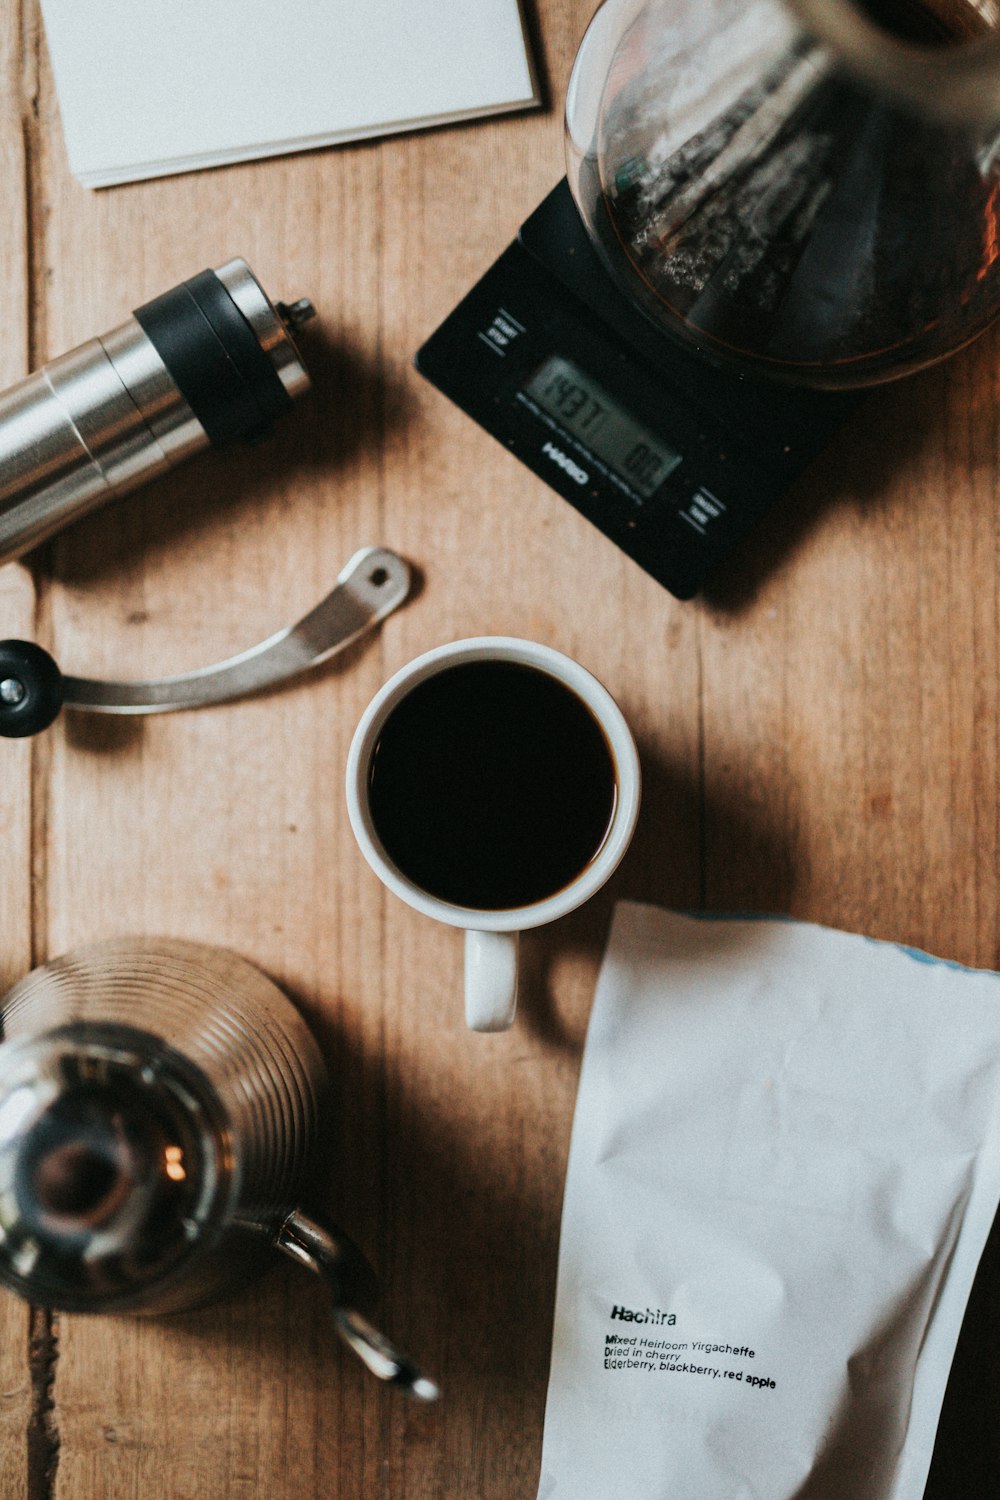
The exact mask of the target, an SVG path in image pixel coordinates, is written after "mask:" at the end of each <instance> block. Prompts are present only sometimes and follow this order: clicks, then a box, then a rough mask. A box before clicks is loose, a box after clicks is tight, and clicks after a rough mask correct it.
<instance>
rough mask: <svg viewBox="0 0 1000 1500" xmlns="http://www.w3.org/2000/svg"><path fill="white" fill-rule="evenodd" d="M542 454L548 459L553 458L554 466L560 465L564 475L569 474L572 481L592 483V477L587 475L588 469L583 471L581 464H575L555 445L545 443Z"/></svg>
mask: <svg viewBox="0 0 1000 1500" xmlns="http://www.w3.org/2000/svg"><path fill="white" fill-rule="evenodd" d="M542 452H543V453H544V454H545V456H546V458H551V460H552V462H553V463H554V464H558V465H559V467H560V469H562V471H563V473H564V474H568V475H569V477H570V479H572V480H573V481H574V483H576V484H589V483H590V475H589V474H588V473H587V471H586V469H581V468H580V465H579V464H575V463H574V462H573V460H572V459H571V458H570V457H569V456H568V455H567V454H565V453H564V452H563V451H562V449H561V448H557V447H556V445H555V443H543V444H542Z"/></svg>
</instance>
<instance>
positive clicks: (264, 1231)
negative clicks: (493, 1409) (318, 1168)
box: [0, 938, 437, 1400]
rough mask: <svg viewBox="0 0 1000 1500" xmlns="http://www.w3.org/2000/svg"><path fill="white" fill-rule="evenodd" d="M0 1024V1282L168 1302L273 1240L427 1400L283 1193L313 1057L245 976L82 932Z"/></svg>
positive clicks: (294, 1191)
mask: <svg viewBox="0 0 1000 1500" xmlns="http://www.w3.org/2000/svg"><path fill="white" fill-rule="evenodd" d="M0 1027H2V1037H3V1044H2V1045H0V1280H2V1281H3V1282H5V1283H6V1284H7V1285H8V1286H9V1287H12V1288H13V1290H14V1291H16V1292H18V1293H20V1294H21V1295H22V1296H24V1297H26V1298H28V1299H30V1300H31V1301H33V1302H36V1303H41V1304H43V1305H46V1306H51V1307H56V1308H63V1309H66V1310H68V1311H74V1312H94V1313H96V1312H107V1313H118V1312H128V1313H168V1312H176V1311H180V1310H182V1309H188V1308H191V1307H194V1306H197V1305H198V1304H200V1303H203V1302H205V1301H208V1300H210V1299H212V1298H214V1297H216V1296H218V1295H220V1294H222V1293H223V1292H224V1291H225V1290H226V1289H227V1288H229V1287H232V1286H233V1285H234V1284H238V1283H239V1282H240V1281H242V1280H244V1279H245V1278H246V1277H247V1276H248V1275H249V1274H252V1273H253V1272H254V1271H255V1270H256V1269H259V1267H260V1266H261V1265H262V1263H263V1262H264V1261H265V1260H266V1258H267V1257H268V1255H269V1254H271V1253H273V1251H274V1250H280V1251H282V1252H283V1253H284V1254H286V1255H288V1256H290V1257H292V1258H293V1259H294V1260H297V1261H299V1262H301V1263H302V1264H303V1265H305V1266H307V1267H308V1268H309V1269H310V1270H312V1271H313V1272H315V1273H316V1274H317V1275H318V1276H319V1277H320V1278H321V1279H322V1280H323V1281H324V1283H325V1284H326V1287H327V1291H328V1293H329V1295H330V1298H331V1301H332V1305H333V1313H334V1319H335V1324H336V1327H337V1330H338V1332H339V1333H340V1335H341V1337H342V1338H344V1339H345V1341H346V1342H347V1343H348V1344H349V1345H350V1347H351V1348H352V1349H353V1350H354V1351H355V1352H356V1353H357V1354H358V1355H359V1356H360V1357H361V1359H362V1360H363V1361H364V1362H365V1364H366V1365H367V1366H368V1368H369V1369H370V1370H372V1371H373V1373H374V1374H375V1375H377V1376H379V1377H380V1378H381V1379H384V1380H388V1381H390V1382H392V1383H394V1384H396V1385H399V1386H402V1387H404V1388H405V1389H406V1390H408V1391H409V1392H410V1393H411V1394H413V1395H415V1396H417V1397H418V1398H420V1399H423V1400H432V1399H433V1398H434V1397H435V1396H436V1394H437V1388H436V1386H435V1385H434V1383H433V1382H432V1381H430V1380H428V1379H427V1378H426V1377H425V1376H423V1375H421V1374H420V1372H419V1371H418V1370H417V1369H416V1368H415V1366H414V1365H413V1364H412V1363H411V1361H410V1360H409V1359H407V1358H406V1357H405V1356H404V1355H402V1354H400V1353H399V1351H398V1350H396V1349H394V1348H393V1347H392V1345H391V1344H389V1342H388V1341H387V1340H386V1339H385V1338H384V1337H383V1336H382V1335H381V1334H380V1333H378V1331H377V1330H376V1329H375V1328H374V1327H373V1326H372V1325H371V1323H369V1322H368V1320H367V1319H366V1318H365V1317H364V1316H363V1315H362V1314H361V1313H360V1312H359V1311H358V1310H357V1308H355V1307H354V1306H353V1305H352V1298H351V1294H350V1288H351V1286H352V1285H353V1284H356V1281H357V1277H356V1275H355V1274H354V1273H355V1272H356V1269H357V1265H358V1263H359V1262H360V1264H362V1265H363V1262H361V1261H360V1256H359V1254H358V1252H357V1251H356V1250H354V1247H353V1246H352V1245H351V1244H350V1242H349V1241H348V1240H346V1239H345V1238H344V1237H343V1236H342V1235H340V1234H338V1233H337V1232H335V1231H333V1230H331V1229H328V1228H325V1227H324V1226H323V1225H321V1224H320V1223H318V1222H317V1221H316V1220H315V1219H313V1218H310V1217H309V1216H307V1215H306V1214H305V1213H304V1212H303V1210H302V1208H301V1206H300V1203H299V1194H300V1192H301V1190H302V1186H303V1180H304V1173H305V1171H306V1167H307V1164H308V1161H309V1158H310V1156H311V1155H312V1153H313V1150H314V1147H315V1145H316V1142H317V1132H318V1125H319V1111H320V1103H321V1096H322V1094H323V1092H324V1089H325V1087H326V1083H327V1076H326V1070H325V1067H324V1064H323V1060H322V1058H321V1056H320V1052H319V1048H318V1046H317V1044H316V1041H315V1038H314V1037H313V1035H312V1033H311V1031H310V1030H309V1028H308V1026H307V1025H306V1023H305V1021H304V1020H303V1019H302V1017H301V1016H300V1015H299V1013H298V1011H297V1010H296V1009H295V1007H294V1006H293V1005H292V1003H291V1002H290V1001H289V1000H288V999H287V998H286V996H285V995H284V994H283V993H282V992H281V990H279V989H278V988H277V986H276V985H274V984H273V983H272V982H271V981H270V980H269V979H267V978H266V977H265V976H264V975H263V974H262V973H261V972H260V971H259V970H258V969H256V968H254V967H253V965H251V964H249V963H248V962H246V960H245V959H242V958H239V957H237V956H236V955H235V954H232V953H228V952H225V951H223V950H221V949H218V948H211V947H206V946H204V945H201V944H196V943H187V942H177V941H173V940H169V939H158V938H157V939H147V938H126V939H120V940H115V941H111V942H105V943H100V944H96V945H93V946H90V947H86V948H80V949H77V950H75V951H73V952H71V953H68V954H66V955H65V956H63V957H61V958H57V959H55V960H53V961H52V962H51V963H48V964H45V965H43V966H42V967H41V968H38V969H35V970H34V971H33V972H32V973H30V974H29V975H28V976H27V977H26V978H25V979H23V980H21V982H20V983H19V984H17V985H15V986H14V988H13V989H12V990H10V991H9V992H8V993H7V995H6V996H4V997H3V999H2V1000H0Z"/></svg>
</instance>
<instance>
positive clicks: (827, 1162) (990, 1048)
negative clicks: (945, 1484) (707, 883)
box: [538, 905, 1000, 1500]
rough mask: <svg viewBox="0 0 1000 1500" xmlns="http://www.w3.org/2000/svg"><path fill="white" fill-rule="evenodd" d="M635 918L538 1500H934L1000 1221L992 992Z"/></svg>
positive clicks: (608, 966)
mask: <svg viewBox="0 0 1000 1500" xmlns="http://www.w3.org/2000/svg"><path fill="white" fill-rule="evenodd" d="M998 978H1000V976H997V975H995V974H991V973H986V972H983V971H975V970H968V969H962V968H960V967H958V966H956V965H951V964H945V963H943V962H938V961H935V960H932V959H929V958H928V957H927V956H926V955H925V954H917V953H914V952H911V951H910V950H904V949H901V948H899V947H896V946H895V945H893V944H889V943H877V942H873V941H870V940H868V939H865V938H861V937H856V936H852V935H849V934H846V933H841V932H835V931H831V930H829V929H825V928H821V927H815V926H809V925H804V924H799V923H793V922H787V921H783V920H773V921H772V920H755V919H739V920H730V919H722V920H715V919H711V920H709V919H702V918H691V917H684V916H678V915H674V914H672V913H667V912H662V911H658V910H655V909H653V908H651V907H643V906H635V905H622V906H619V908H618V909H617V912H616V915H615V921H614V925H613V929H612V934H611V938H610V941H609V946H608V951H607V954H606V957H605V961H604V965H603V967H602V971H601V975H600V981H599V984H598V989H597V996H596V1000H595V1004H594V1012H593V1016H592V1019H591V1023H590V1029H589V1034H588V1037H587V1045H586V1051H585V1055H584V1061H583V1069H582V1073H581V1080H580V1091H579V1098H578V1102H577V1109H576V1116H575V1120H574V1125H573V1138H572V1146H571V1150H570V1160H569V1170H568V1176H567V1182H566V1195H565V1203H564V1208H563V1224H562V1238H561V1242H560V1251H559V1281H558V1292H557V1298H556V1313H555V1332H554V1343H553V1353H552V1369H551V1376H550V1383H549V1392H548V1401H547V1405H546V1413H545V1435H544V1443H543V1452H542V1475H541V1483H540V1487H539V1491H538V1496H539V1500H619V1497H622V1500H921V1497H922V1496H923V1492H924V1484H925V1481H926V1479H927V1473H928V1468H929V1465H930V1458H931V1452H932V1447H933V1442H934V1433H935V1428H936V1425H937V1420H938V1414H939V1411H940V1407H941V1401H942V1398H943V1394H944V1388H945V1383H946V1380H947V1376H948V1371H949V1367H950V1364H951V1359H952V1355H953V1353H954V1348H955V1342H956V1339H957V1336H958V1331H959V1326H960V1323H961V1319H962V1313H963V1310H964V1307H965V1304H966V1300H967V1298H968V1294H969V1290H970V1287H971V1284H972V1279H973V1276H974V1274H975V1270H976V1266H977V1263H978V1261H979V1257H980V1254H981V1252H982V1249H983V1246H984V1244H985V1241H986V1236H987V1233H988V1231H989V1228H990V1225H991V1223H992V1220H993V1216H994V1213H995V1212H996V1208H997V1201H998V1198H1000V982H998Z"/></svg>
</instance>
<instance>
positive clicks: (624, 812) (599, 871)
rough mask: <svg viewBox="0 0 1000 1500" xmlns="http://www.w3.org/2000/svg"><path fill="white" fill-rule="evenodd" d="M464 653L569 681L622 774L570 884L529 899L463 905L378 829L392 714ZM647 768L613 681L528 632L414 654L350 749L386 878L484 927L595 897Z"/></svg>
mask: <svg viewBox="0 0 1000 1500" xmlns="http://www.w3.org/2000/svg"><path fill="white" fill-rule="evenodd" d="M460 661H462V662H465V661H513V662H521V663H523V664H524V665H526V666H530V667H534V668H535V669H536V670H538V671H542V672H548V674H549V676H551V677H555V678H556V680H557V681H560V682H562V683H564V684H565V685H566V686H567V687H569V688H570V689H571V690H572V691H573V692H575V693H576V695H577V696H578V697H579V698H580V699H581V701H582V702H583V703H584V704H585V706H586V707H587V708H588V709H589V710H590V712H591V713H592V714H593V716H594V718H595V719H596V720H597V723H598V724H599V725H600V728H601V731H602V733H603V735H604V737H605V739H606V741H607V744H608V749H609V752H610V754H611V760H612V764H613V767H614V775H615V792H616V796H615V807H614V811H613V813H612V815H611V821H610V823H609V825H608V830H607V832H606V834H605V836H604V840H603V842H602V844H601V846H600V848H599V849H598V850H597V852H596V854H595V855H594V856H593V858H592V859H591V860H589V861H588V863H587V864H586V865H585V866H584V867H583V869H582V870H581V871H580V872H579V874H578V875H576V876H575V877H574V879H573V880H571V881H570V882H569V883H568V884H567V885H565V886H562V887H561V888H560V889H559V890H558V891H555V892H554V893H553V894H552V895H551V896H546V897H544V898H543V899H542V900H541V901H533V902H530V903H529V904H527V905H525V906H509V907H501V908H499V909H490V908H484V907H476V906H459V905H457V904H455V903H453V902H450V901H445V900H443V899H442V898H441V897H439V896H433V895H431V894H430V892H429V891H426V890H425V889H424V888H423V887H422V886H420V885H418V884H417V883H416V882H415V881H413V880H411V879H410V878H409V876H408V875H406V874H404V873H403V871H402V870H400V868H399V867H398V865H396V864H395V863H394V862H393V860H392V859H391V858H390V857H389V855H388V853H387V852H386V850H385V849H384V847H383V846H382V843H381V841H380V839H379V837H378V835H377V833H376V832H375V828H374V824H373V822H372V818H371V813H370V810H369V806H368V797H367V773H368V765H369V763H370V759H371V754H372V751H373V750H374V748H375V743H376V741H377V738H378V735H379V733H380V732H381V730H382V727H383V725H384V724H385V722H386V720H387V718H388V717H389V714H390V713H391V712H392V710H393V709H394V708H395V707H396V705H397V704H398V703H400V702H401V701H402V699H403V698H405V697H406V696H407V694H408V693H409V692H410V691H412V689H413V688H414V687H416V686H417V685H418V683H420V682H424V681H426V680H427V679H428V678H429V677H435V676H437V675H438V673H439V672H441V671H444V670H446V668H447V667H449V666H455V665H458V663H459V662H460ZM641 789H642V773H641V769H640V765H639V754H638V751H637V750H636V746H635V741H634V739H633V737H632V732H631V730H630V729H629V727H628V724H627V723H626V720H625V716H624V714H623V713H622V711H621V709H620V708H619V707H618V704H617V703H616V702H615V700H614V698H612V696H611V694H610V693H609V692H608V690H607V688H606V687H604V685H603V684H602V683H601V682H599V681H598V680H597V678H596V677H595V676H594V675H593V673H591V672H589V671H588V670H587V668H586V667H584V666H581V664H580V663H579V662H578V661H575V660H574V659H573V658H572V657H571V656H566V655H565V654H564V653H563V652H561V651H557V650H555V648H554V647H552V646H545V645H542V644H541V642H539V641H530V640H526V639H523V638H522V637H520V636H509V635H481V636H469V637H467V638H466V639H464V640H458V641H449V642H447V643H446V644H445V645H442V646H435V647H433V648H432V649H431V650H430V651H425V652H423V653H422V654H421V655H420V656H417V657H414V658H413V660H412V661H410V662H408V663H407V664H406V665H405V666H403V667H401V668H400V669H399V671H398V672H396V673H394V674H393V676H392V677H390V678H389V679H388V681H387V682H385V683H384V684H383V686H382V687H381V688H380V689H379V691H378V692H377V693H376V694H375V696H374V698H373V699H372V700H371V702H370V703H369V704H368V707H367V708H366V709H365V711H364V713H363V714H362V716H361V718H360V720H359V721H358V725H357V728H356V729H355V731H354V735H353V737H352V739H351V745H350V749H349V750H348V755H347V775H346V793H347V813H348V818H349V820H350V824H351V829H352V831H353V833H354V837H355V839H356V840H357V842H358V846H359V848H360V850H361V853H362V854H363V855H364V857H365V859H366V860H367V862H368V864H369V865H370V866H371V868H372V869H373V870H374V872H375V874H376V875H377V876H378V877H379V879H380V880H381V881H382V882H383V884H384V885H386V886H387V887H388V888H389V890H391V891H392V892H393V893H394V894H395V895H397V896H399V897H400V899H401V900H403V901H405V902H406V903H407V905H409V906H412V907H413V908H414V909H415V910H416V911H419V912H422V913H423V914H424V915H425V916H428V917H433V918H434V919H435V920H436V921H438V922H444V923H445V924H447V925H448V926H450V927H459V928H464V929H466V930H473V931H477V932H523V931H525V930H527V929H529V928H532V927H542V926H544V925H545V924H546V923H548V922H554V921H556V920H557V919H558V918H559V917H562V916H566V915H567V914H568V913H569V912H571V911H575V910H576V908H577V907H578V906H582V905H583V904H584V902H585V901H588V900H589V899H590V897H591V896H593V895H594V894H595V893H596V892H597V891H598V890H600V888H601V886H602V885H604V883H605V881H607V880H608V879H609V877H610V876H611V875H612V874H613V872H614V871H615V869H616V868H617V867H618V865H619V863H620V862H621V859H622V857H623V855H624V854H625V851H626V849H627V848H628V846H629V843H630V842H631V839H632V834H633V832H634V830H635V824H636V820H637V818H638V815H639V801H640V795H641Z"/></svg>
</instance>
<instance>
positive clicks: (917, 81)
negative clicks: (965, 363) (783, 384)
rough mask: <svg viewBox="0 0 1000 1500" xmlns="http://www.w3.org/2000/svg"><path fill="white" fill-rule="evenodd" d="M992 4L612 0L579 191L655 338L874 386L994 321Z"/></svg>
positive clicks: (580, 71) (580, 125)
mask: <svg viewBox="0 0 1000 1500" xmlns="http://www.w3.org/2000/svg"><path fill="white" fill-rule="evenodd" d="M998 32H1000V0H857V3H854V0H645V3H640V0H606V3H605V4H604V5H602V6H601V8H600V9H599V10H598V12H597V14H596V16H595V17H594V20H593V21H592V23H591V26H590V29H589V31H588V33H587V35H586V37H585V39H584V42H583V45H582V47H581V49H580V53H579V56H578V58H577V61H576V65H575V67H574V71H573V76H572V79H571V81H570V89H569V95H568V100H567V128H568V137H569V147H568V150H569V180H570V185H571V187H572V190H573V193H574V197H575V199H576V202H577V206H578V208H579V209H580V212H581V214H582V216H583V218H584V221H585V223H586V224H587V226H588V228H589V230H590V233H591V236H592V238H593V240H594V242H595V243H596V245H597V247H598V250H599V252H600V254H601V256H602V257H603V260H604V262H605V264H606V266H607V268H608V270H609V271H610V272H611V274H612V275H613V276H614V278H615V279H616V280H617V281H618V283H619V284H620V285H621V287H622V288H623V289H624V290H625V291H626V293H627V294H628V295H629V296H630V297H631V299H632V300H633V301H634V302H636V303H638V304H639V305H641V306H642V307H643V308H644V309H645V311H646V312H647V313H648V314H649V316H650V317H651V318H653V319H654V321H655V322H656V323H657V324H658V325H659V326H660V327H661V328H663V329H664V330H665V331H667V332H669V333H671V334H673V335H675V336H676V337H678V338H680V339H682V340H683V341H685V342H686V343H688V344H693V345H695V346H696V347H697V348H698V349H699V350H701V351H702V352H703V353H704V354H706V355H707V356H709V357H710V358H713V359H716V360H718V361H722V362H733V363H734V364H735V365H736V366H738V367H739V368H741V369H743V370H745V371H747V372H751V373H757V374H761V375H771V376H774V377H777V378H779V379H784V380H786V381H792V382H797V383H803V384H810V385H815V386H820V387H827V388H837V387H852V386H864V385H870V384H874V383H876V382H879V381H883V380H888V379H892V378H894V377H896V376H900V375H905V374H908V373H909V372H911V371H913V370H917V369H920V368H921V367H923V366H925V365H928V364H932V363H933V362H935V361H936V360H939V359H941V358H943V357H944V356H945V355H947V354H950V353H951V352H953V351H954V350H955V349H957V348H959V347H960V346H961V345H963V344H965V343H967V342H968V341H969V340H970V339H972V338H974V337H975V336H976V335H977V334H978V333H980V332H982V330H983V329H984V328H985V327H986V326H987V325H988V324H989V323H990V322H991V321H992V319H993V318H994V317H995V316H996V314H997V312H998V311H1000V172H998V160H1000V35H998V34H997V33H998Z"/></svg>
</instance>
